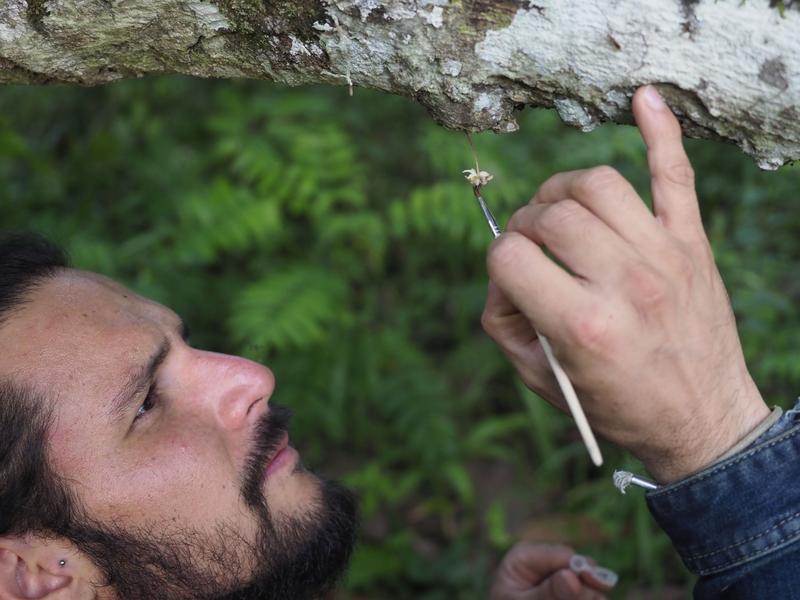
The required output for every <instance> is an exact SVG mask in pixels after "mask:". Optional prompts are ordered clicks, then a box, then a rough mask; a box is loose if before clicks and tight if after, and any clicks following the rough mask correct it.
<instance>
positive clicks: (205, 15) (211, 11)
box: [188, 2, 231, 31]
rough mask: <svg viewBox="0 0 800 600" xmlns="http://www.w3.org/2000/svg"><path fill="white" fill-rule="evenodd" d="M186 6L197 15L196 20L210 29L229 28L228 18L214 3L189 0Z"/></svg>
mask: <svg viewBox="0 0 800 600" xmlns="http://www.w3.org/2000/svg"><path fill="white" fill-rule="evenodd" d="M188 7H189V9H190V10H192V11H193V12H194V14H195V15H196V16H197V21H198V23H199V24H201V25H202V26H203V27H205V28H207V29H210V30H211V31H219V30H220V29H230V26H231V24H230V23H229V22H228V19H227V18H226V17H225V15H223V14H222V13H221V12H219V9H218V8H217V6H216V5H214V4H211V3H209V2H189V4H188Z"/></svg>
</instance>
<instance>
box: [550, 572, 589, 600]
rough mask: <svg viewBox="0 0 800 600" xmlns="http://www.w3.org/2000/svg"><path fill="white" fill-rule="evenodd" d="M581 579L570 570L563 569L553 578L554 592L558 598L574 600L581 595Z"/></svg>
mask: <svg viewBox="0 0 800 600" xmlns="http://www.w3.org/2000/svg"><path fill="white" fill-rule="evenodd" d="M582 588H583V585H582V584H581V580H580V578H579V577H578V576H577V575H576V574H575V573H573V572H572V571H570V570H569V569H561V570H560V571H558V572H557V573H556V574H555V575H554V576H553V591H554V595H555V596H556V598H574V597H576V596H577V595H578V594H580V593H581V590H582Z"/></svg>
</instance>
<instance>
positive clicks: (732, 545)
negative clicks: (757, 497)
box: [686, 511, 800, 560]
mask: <svg viewBox="0 0 800 600" xmlns="http://www.w3.org/2000/svg"><path fill="white" fill-rule="evenodd" d="M797 517H800V511H798V512H796V513H794V514H793V515H789V516H788V517H785V518H783V519H781V520H780V521H778V522H777V523H775V525H773V526H772V527H770V528H769V529H765V530H764V531H762V532H761V533H757V534H756V535H753V536H751V537H749V538H747V539H746V540H742V541H741V542H737V543H735V544H730V545H729V546H725V547H724V548H719V549H718V550H714V551H713V552H706V553H705V554H697V555H695V556H687V557H686V559H687V560H697V559H700V558H708V557H709V556H714V555H715V554H718V553H720V552H725V551H726V550H732V549H733V548H737V547H738V546H743V545H744V544H747V543H749V542H752V541H753V540H756V539H758V538H760V537H762V536H765V535H767V534H768V533H769V532H771V531H772V530H773V529H777V528H778V527H780V526H781V525H785V524H786V523H788V522H790V521H793V520H794V519H796V518H797ZM798 533H800V531H798Z"/></svg>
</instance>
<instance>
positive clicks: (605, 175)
mask: <svg viewBox="0 0 800 600" xmlns="http://www.w3.org/2000/svg"><path fill="white" fill-rule="evenodd" d="M622 178H623V177H622V175H620V173H619V171H617V170H616V169H615V168H614V167H610V166H608V165H601V166H599V167H593V168H591V169H587V170H586V171H584V172H583V173H581V174H580V175H579V176H578V177H577V179H576V181H575V192H576V194H578V195H582V196H589V195H591V194H593V193H595V192H596V191H597V190H598V189H600V188H605V187H609V186H612V185H617V184H618V183H619V181H620V180H621V179H622Z"/></svg>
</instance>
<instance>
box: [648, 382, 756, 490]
mask: <svg viewBox="0 0 800 600" xmlns="http://www.w3.org/2000/svg"><path fill="white" fill-rule="evenodd" d="M747 398H748V399H747V400H746V401H744V402H742V401H741V400H742V399H741V397H740V398H737V400H739V402H733V403H731V404H732V405H733V406H736V407H739V408H736V409H734V408H731V409H730V410H728V411H727V412H725V413H724V414H722V415H716V416H712V417H710V418H705V419H701V418H697V419H694V420H693V421H692V422H691V423H690V424H687V425H686V426H685V427H683V428H682V429H683V431H685V432H688V434H689V435H681V436H675V439H676V442H675V444H673V445H672V447H671V448H666V449H662V450H661V451H659V452H647V453H646V454H647V456H640V459H641V460H642V462H643V463H644V465H645V467H646V468H647V470H648V472H649V473H650V474H651V475H652V476H653V478H654V479H655V480H656V481H657V482H658V483H660V484H662V485H665V484H669V483H672V482H674V481H677V480H679V479H683V478H685V477H688V476H689V475H692V474H693V473H697V472H698V471H701V470H703V469H704V468H706V467H707V466H709V465H711V464H713V463H714V462H716V461H717V460H719V459H720V458H721V457H722V456H724V455H725V454H726V453H728V452H729V451H730V450H731V449H732V448H734V447H735V446H736V445H737V444H739V442H740V441H741V440H743V439H745V438H746V437H747V436H748V435H749V434H750V433H751V432H752V431H754V430H756V429H757V428H758V427H759V426H760V425H761V424H762V423H763V422H764V421H765V420H767V419H769V418H770V415H771V411H770V409H769V407H768V406H767V405H766V403H765V402H764V400H763V398H762V397H761V394H760V393H759V392H758V390H757V389H756V388H755V385H754V384H753V385H752V389H751V390H749V393H748V394H747ZM678 440H682V441H680V442H678Z"/></svg>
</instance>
